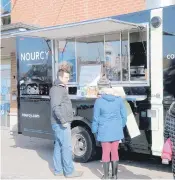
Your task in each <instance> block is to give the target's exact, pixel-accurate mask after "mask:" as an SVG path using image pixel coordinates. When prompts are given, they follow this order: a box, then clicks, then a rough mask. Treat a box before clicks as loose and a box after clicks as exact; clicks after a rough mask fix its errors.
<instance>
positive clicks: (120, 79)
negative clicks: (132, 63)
mask: <svg viewBox="0 0 175 180" xmlns="http://www.w3.org/2000/svg"><path fill="white" fill-rule="evenodd" d="M122 75H123V73H122V32H120V81H121V82H122Z"/></svg>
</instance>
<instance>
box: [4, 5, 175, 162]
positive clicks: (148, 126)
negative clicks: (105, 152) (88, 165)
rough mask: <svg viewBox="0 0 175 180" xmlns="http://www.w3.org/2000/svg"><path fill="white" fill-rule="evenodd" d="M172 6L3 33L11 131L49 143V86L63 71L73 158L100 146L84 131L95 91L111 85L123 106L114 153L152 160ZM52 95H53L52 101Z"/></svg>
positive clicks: (169, 56)
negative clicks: (14, 111)
mask: <svg viewBox="0 0 175 180" xmlns="http://www.w3.org/2000/svg"><path fill="white" fill-rule="evenodd" d="M173 17H175V6H169V7H164V8H158V9H151V10H146V11H141V12H136V13H132V14H125V15H120V16H113V17H108V18H102V19H95V20H89V21H83V22H78V23H72V24H66V25H58V26H53V27H44V28H39V29H35V30H31V31H26V32H19V33H14V34H11V35H10V36H7V37H4V38H11V37H15V38H16V45H17V51H16V53H17V64H18V121H19V122H18V124H19V132H20V133H22V134H23V135H27V136H35V137H41V138H48V139H53V132H52V129H51V122H50V111H51V110H50V99H49V89H50V87H51V86H52V83H53V82H54V80H55V79H56V74H57V71H58V69H59V68H60V67H61V66H67V65H69V66H70V67H71V79H70V82H69V84H68V93H69V96H70V98H71V100H72V104H73V113H74V120H73V122H72V124H71V128H72V148H73V155H74V160H75V161H78V162H87V161H89V160H90V159H92V158H93V156H95V155H96V148H97V147H98V146H100V144H99V142H97V141H96V139H95V136H94V135H93V134H92V133H91V122H92V119H93V105H94V102H95V100H96V98H98V94H97V92H98V87H99V84H100V87H106V86H111V87H112V88H115V89H116V91H117V92H118V94H119V95H121V96H122V98H123V100H124V101H125V105H126V108H127V115H128V116H127V126H126V128H125V129H124V132H125V139H124V141H122V143H121V148H124V149H128V150H130V151H132V152H138V153H144V154H151V155H155V156H160V155H161V151H162V146H163V143H164V138H163V129H164V120H165V115H166V111H167V109H168V107H169V106H170V104H171V103H172V101H173V100H174V96H175V23H174V20H173ZM55 98H56V97H55Z"/></svg>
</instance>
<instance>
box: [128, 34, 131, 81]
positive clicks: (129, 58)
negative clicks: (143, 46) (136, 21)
mask: <svg viewBox="0 0 175 180" xmlns="http://www.w3.org/2000/svg"><path fill="white" fill-rule="evenodd" d="M130 62H131V56H130V32H129V31H128V76H129V79H128V80H129V82H130Z"/></svg>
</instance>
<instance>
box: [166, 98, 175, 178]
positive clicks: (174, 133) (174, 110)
mask: <svg viewBox="0 0 175 180" xmlns="http://www.w3.org/2000/svg"><path fill="white" fill-rule="evenodd" d="M164 138H165V142H166V141H167V139H168V138H170V140H171V143H172V172H173V177H174V179H175V101H174V102H173V103H172V104H171V106H170V108H169V110H168V111H167V114H166V118H165V126H164Z"/></svg>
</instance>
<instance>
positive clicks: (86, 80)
mask: <svg viewBox="0 0 175 180" xmlns="http://www.w3.org/2000/svg"><path fill="white" fill-rule="evenodd" d="M100 76H101V65H82V66H81V68H80V76H79V85H80V86H97V82H98V81H99V79H100Z"/></svg>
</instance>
